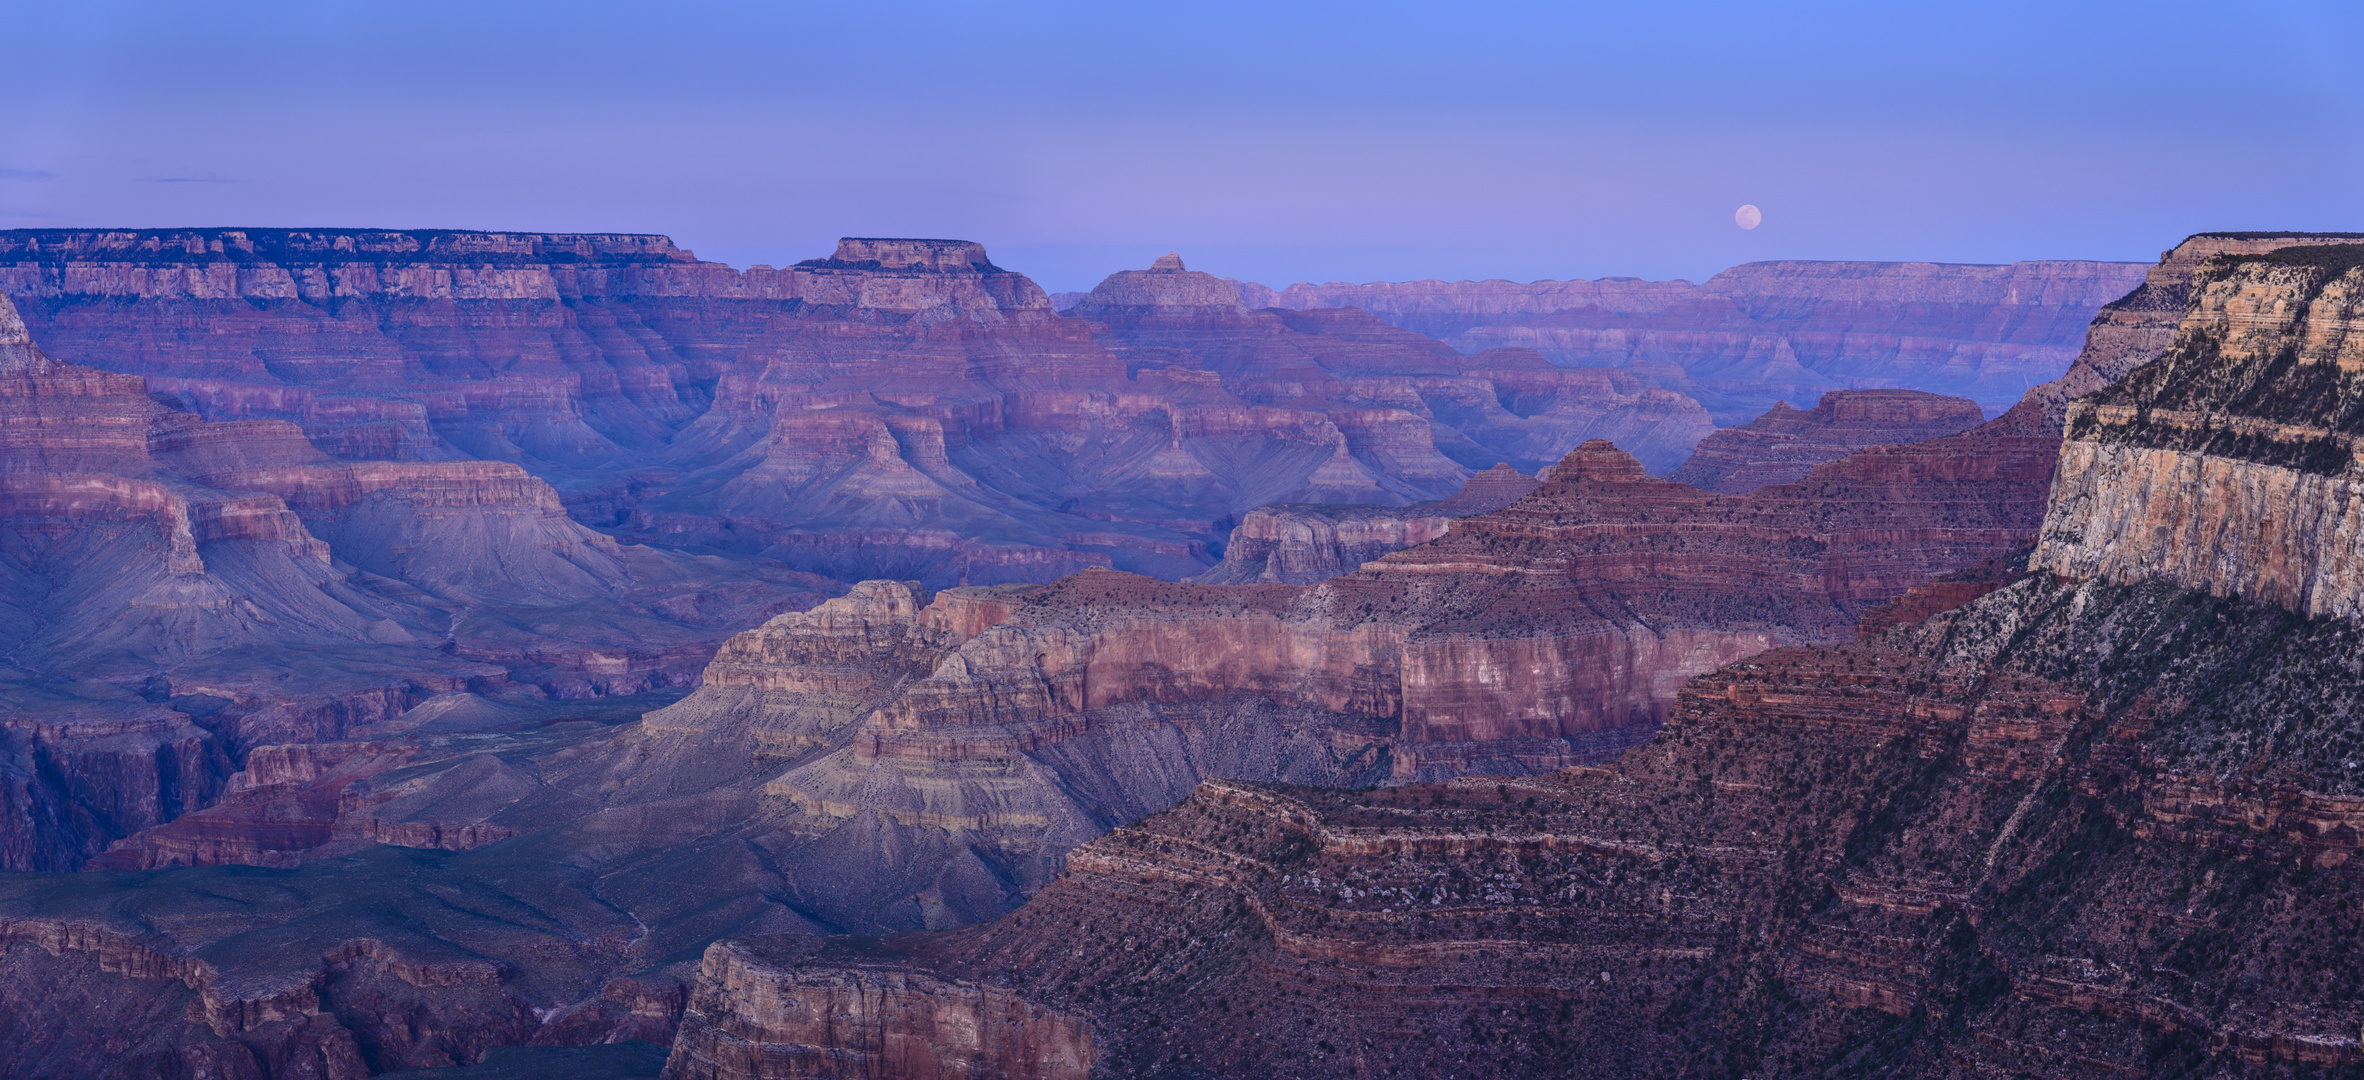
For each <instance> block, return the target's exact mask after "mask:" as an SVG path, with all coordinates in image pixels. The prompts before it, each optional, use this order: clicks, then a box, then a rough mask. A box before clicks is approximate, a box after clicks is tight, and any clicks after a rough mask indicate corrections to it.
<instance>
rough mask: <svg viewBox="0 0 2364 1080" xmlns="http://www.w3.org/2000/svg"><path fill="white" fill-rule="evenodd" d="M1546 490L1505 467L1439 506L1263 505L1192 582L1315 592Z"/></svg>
mask: <svg viewBox="0 0 2364 1080" xmlns="http://www.w3.org/2000/svg"><path fill="white" fill-rule="evenodd" d="M1711 438H1712V436H1711ZM1540 483H1541V481H1538V480H1536V479H1535V478H1534V477H1531V476H1528V475H1527V474H1525V473H1522V472H1520V471H1518V470H1517V469H1514V468H1511V467H1510V465H1509V464H1508V463H1507V462H1505V463H1500V464H1497V465H1495V466H1494V467H1493V468H1491V469H1487V470H1486V471H1484V472H1481V473H1478V474H1477V475H1475V476H1472V477H1470V478H1469V483H1468V484H1467V485H1465V486H1463V487H1462V489H1461V490H1460V491H1458V492H1456V493H1454V494H1453V495H1452V496H1451V497H1449V498H1445V499H1441V500H1438V501H1435V502H1418V503H1413V504H1411V505H1410V506H1344V505H1336V504H1331V505H1321V504H1314V503H1279V504H1276V505H1272V506H1260V507H1257V508H1256V509H1254V510H1250V511H1248V513H1247V515H1246V516H1245V517H1242V518H1241V519H1240V523H1239V524H1238V525H1236V526H1234V527H1233V528H1232V530H1231V539H1230V541H1229V542H1227V543H1225V544H1224V546H1223V561H1222V562H1220V563H1217V564H1216V565H1215V568H1214V569H1212V570H1209V571H1207V572H1206V573H1204V574H1200V575H1199V576H1197V577H1195V578H1192V579H1191V580H1192V581H1194V582H1196V583H1198V584H1201V585H1247V584H1253V583H1256V582H1262V581H1272V582H1280V583H1282V584H1287V585H1311V584H1315V583H1317V582H1322V581H1327V580H1329V579H1331V578H1334V577H1337V576H1339V575H1341V574H1345V573H1348V572H1350V571H1352V570H1354V569H1355V568H1357V567H1359V566H1361V565H1362V564H1364V563H1366V562H1369V561H1371V560H1373V559H1376V558H1378V557H1380V556H1382V555H1385V554H1387V553H1388V552H1391V551H1401V550H1403V549H1404V548H1408V547H1411V546H1413V545H1415V544H1425V543H1427V542H1429V541H1431V540H1434V539H1436V538H1437V537H1440V536H1443V535H1444V534H1445V529H1446V526H1448V525H1450V524H1451V523H1452V521H1453V519H1454V518H1459V517H1468V516H1470V515H1472V514H1484V513H1490V512H1492V511H1495V510H1500V509H1502V508H1503V507H1505V506H1509V505H1510V504H1512V503H1514V502H1517V501H1518V500H1520V499H1521V498H1524V497H1525V496H1526V495H1527V493H1529V492H1531V491H1534V490H1535V488H1536V487H1537V486H1538V485H1539V484H1540Z"/></svg>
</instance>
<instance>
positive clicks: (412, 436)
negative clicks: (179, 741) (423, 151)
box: [0, 229, 1709, 587]
mask: <svg viewBox="0 0 2364 1080" xmlns="http://www.w3.org/2000/svg"><path fill="white" fill-rule="evenodd" d="M1174 261H1175V263H1177V264H1178V263H1179V259H1176V260H1174ZM1202 279H1203V280H1202ZM1177 283H1180V284H1177ZM1210 283H1211V284H1212V286H1213V292H1212V293H1208V290H1206V289H1205V288H1204V286H1206V285H1208V284H1210ZM1192 285H1195V286H1198V287H1199V288H1198V291H1196V292H1193V291H1192V290H1191V288H1189V287H1188V286H1192ZM1177 289H1179V290H1180V291H1177ZM1109 290H1110V291H1109V292H1108V293H1107V295H1105V296H1104V297H1103V298H1102V299H1101V300H1100V301H1095V304H1096V305H1097V306H1096V307H1093V308H1092V309H1091V310H1096V311H1101V312H1102V313H1103V314H1105V315H1108V316H1109V317H1111V318H1116V319H1117V322H1118V323H1122V324H1123V328H1122V329H1120V330H1108V331H1096V330H1095V329H1094V326H1095V325H1097V324H1095V323H1088V322H1086V321H1083V320H1081V319H1071V318H1064V317H1061V316H1059V315H1058V314H1057V313H1056V312H1054V311H1053V310H1052V309H1051V307H1050V303H1049V300H1048V298H1047V297H1045V296H1044V295H1043V293H1042V291H1041V290H1040V289H1039V288H1037V287H1036V286H1035V285H1034V284H1033V283H1032V282H1031V281H1029V280H1027V279H1026V278H1025V277H1024V276H1023V275H1020V274H1016V273H1012V272H1009V271H1006V270H1003V269H1001V268H1000V267H997V266H995V265H993V263H992V262H991V260H990V259H989V258H988V256H987V255H986V253H985V251H984V249H983V248H982V247H980V246H979V245H977V244H974V243H970V242H967V241H956V240H898V239H865V238H847V239H846V240H844V241H842V242H841V243H840V245H839V247H838V250H836V251H835V252H833V253H832V254H831V255H830V256H829V257H827V258H821V259H809V260H806V261H804V262H801V263H798V264H795V265H792V266H788V267H784V268H779V269H774V268H771V267H761V266H759V267H754V268H750V269H748V270H745V271H739V270H734V269H732V268H730V267H727V266H722V265H719V264H714V263H706V262H700V261H698V260H697V259H695V258H694V257H693V256H692V255H690V253H688V252H686V251H682V250H680V249H679V248H676V247H674V246H673V245H672V244H671V242H669V241H667V240H666V239H664V238H663V237H655V236H629V235H558V234H506V233H462V232H429V231H419V232H391V231H389V232H371V231H366V230H262V229H256V230H220V229H214V230H141V231H127V232H105V233H101V232H84V231H66V230H18V231H14V232H7V233H0V291H4V292H5V293H6V294H8V295H10V296H12V297H15V298H16V300H17V302H18V303H19V305H20V306H21V307H22V308H23V310H24V313H25V316H26V318H27V319H28V320H29V321H30V323H31V325H32V329H33V331H34V332H35V333H36V334H37V335H38V336H39V337H40V339H41V340H43V341H44V342H46V343H47V347H48V348H49V349H50V350H51V351H53V352H55V353H56V354H57V355H59V356H61V357H65V358H67V359H69V360H73V361H77V362H80V363H85V364H90V365H93V366H96V367H101V368H105V369H108V370H112V371H117V372H124V373H130V374H136V375H143V376H146V377H147V378H148V380H149V389H150V390H151V391H154V392H156V393H159V394H162V395H165V396H166V397H167V398H169V399H170V400H173V401H175V402H177V403H178V405H179V406H180V407H181V408H185V409H188V410H191V411H193V412H195V413H198V414H200V415H202V416H204V417H206V418H207V419H209V420H215V421H225V420H250V419H273V420H281V421H287V422H290V423H293V424H296V425H299V426H300V427H301V429H302V432H303V434H304V436H305V437H306V438H307V439H308V440H309V441H310V442H311V443H312V444H314V445H315V446H317V447H318V448H319V449H320V450H322V451H324V452H326V453H327V454H328V455H330V456H332V457H334V458H337V459H340V460H364V459H386V458H392V459H403V460H447V459H456V458H473V459H483V460H491V461H501V462H508V463H513V464H514V465H516V466H518V467H520V468H522V469H523V470H524V471H525V472H526V473H528V474H530V475H532V476H534V477H536V478H539V479H540V480H543V481H546V482H547V483H549V484H550V485H551V486H552V487H553V488H554V489H555V490H556V491H557V492H558V496H559V498H560V500H561V502H562V504H563V505H564V506H565V507H566V508H567V510H568V511H569V513H570V514H571V515H572V516H573V517H574V518H575V519H576V520H577V521H579V522H582V523H584V524H588V525H592V526H596V527H598V528H601V529H604V530H607V531H609V533H610V534H611V535H614V536H617V537H618V538H620V539H624V540H627V541H636V542H642V543H651V544H657V545H663V546H675V547H694V548H697V549H701V550H706V551H711V552H716V553H719V554H723V555H726V556H732V557H737V558H741V559H749V558H752V559H761V560H766V561H770V562H774V563H779V564H785V565H787V566H790V567H793V568H798V569H802V570H808V571H811V572H816V573H822V574H827V575H830V576H833V577H836V578H838V579H839V580H844V581H852V580H859V579H862V578H865V577H887V578H896V579H902V578H918V579H921V580H924V581H926V582H928V583H929V584H930V585H931V586H939V587H940V586H944V585H951V584H956V583H960V582H963V581H967V582H969V583H972V584H988V583H993V582H1004V581H1042V580H1049V579H1052V578H1055V577H1058V576H1060V575H1062V574H1066V573H1072V572H1074V571H1076V570H1078V569H1081V568H1083V567H1085V566H1117V567H1121V568H1124V569H1128V570H1134V571H1140V572H1147V573H1152V574H1157V575H1160V576H1165V577H1183V576H1188V575H1191V574H1195V573H1198V572H1200V571H1203V570H1205V569H1206V568H1207V566H1208V565H1209V564H1210V563H1211V562H1212V561H1213V555H1212V554H1211V553H1210V549H1211V548H1212V547H1214V546H1215V545H1217V544H1218V543H1219V542H1220V539H1221V536H1222V532H1223V530H1225V529H1228V528H1229V527H1230V525H1231V524H1233V523H1234V522H1236V521H1237V520H1238V517H1239V515H1240V514H1242V513H1245V512H1246V511H1248V510H1250V509H1253V508H1254V507H1256V506H1260V505H1264V504H1267V503H1272V502H1277V501H1291V500H1294V501H1321V502H1356V503H1373V504H1381V505H1400V504H1403V503H1407V502H1416V501H1420V500H1424V499H1433V498H1437V497H1441V496H1443V495H1446V494H1449V493H1451V492H1452V491H1454V490H1456V489H1457V488H1458V487H1459V486H1460V485H1461V483H1462V481H1463V480H1465V479H1466V478H1467V477H1468V475H1469V473H1470V472H1471V471H1472V470H1474V469H1478V468H1483V467H1484V466H1486V465H1488V464H1491V463H1493V462H1494V461H1497V460H1503V459H1509V460H1512V461H1514V462H1518V463H1521V464H1522V465H1523V467H1526V468H1529V469H1532V468H1536V467H1539V466H1540V465H1541V464H1544V463H1547V462H1549V461H1551V460H1554V459H1556V458H1557V457H1558V456H1559V455H1560V454H1561V453H1564V452H1565V451H1566V450H1567V448H1568V447H1570V446H1572V445H1574V444H1575V443H1576V442H1578V441H1580V440H1582V439H1584V438H1588V437H1601V436H1606V437H1613V438H1618V439H1621V440H1624V441H1625V442H1627V443H1628V444H1629V445H1633V446H1634V447H1636V448H1637V449H1638V450H1641V451H1642V452H1643V453H1645V454H1646V455H1649V456H1651V458H1652V460H1653V461H1654V462H1656V461H1658V460H1659V458H1660V457H1663V458H1664V461H1663V466H1664V467H1671V466H1672V465H1674V464H1675V463H1676V462H1678V461H1680V460H1681V457H1682V456H1683V455H1684V454H1686V453H1688V451H1689V447H1690V444H1691V443H1692V442H1694V441H1696V439H1697V437H1698V436H1700V435H1703V434H1705V432H1706V431H1707V430H1708V427H1709V425H1708V422H1707V420H1706V417H1705V414H1704V413H1702V412H1700V411H1699V410H1698V408H1697V406H1696V404H1695V403H1693V402H1691V401H1690V400H1689V399H1688V398H1686V397H1684V396H1682V395H1681V394H1679V393H1674V392H1669V391H1663V390H1657V389H1652V388H1650V387H1647V386H1644V385H1642V384H1641V383H1639V382H1636V381H1635V380H1633V379H1631V378H1630V377H1626V376H1623V375H1615V374H1612V373H1608V372H1592V373H1561V372H1558V371H1556V370H1555V369H1553V368H1551V367H1550V366H1549V365H1547V364H1545V363H1543V362H1541V361H1540V360H1539V359H1537V358H1536V357H1534V356H1532V355H1523V354H1522V355H1501V356H1493V357H1489V358H1485V359H1484V360H1483V362H1478V361H1473V360H1472V359H1470V358H1467V357H1463V356H1461V355H1460V354H1458V353H1456V352H1454V351H1453V350H1451V349H1449V348H1445V347H1443V346H1441V345H1438V344H1437V343H1435V342H1430V341H1426V340H1425V339H1422V338H1420V337H1419V336H1418V335H1415V334H1410V333H1407V332H1404V331H1400V330H1396V329H1393V328H1390V327H1386V326H1384V325H1381V324H1379V323H1377V322H1376V321H1374V320H1370V319H1367V318H1361V317H1349V318H1343V319H1341V318H1340V317H1338V314H1337V313H1328V314H1322V315H1315V316H1309V317H1306V318H1300V319H1293V320H1292V319H1283V318H1282V317H1280V316H1276V315H1272V314H1266V313H1249V312H1246V311H1244V310H1240V309H1238V304H1237V300H1236V294H1235V293H1232V292H1231V291H1230V290H1229V289H1228V288H1227V287H1226V286H1224V285H1223V284H1222V283H1221V282H1220V281H1216V280H1215V279H1213V278H1208V277H1207V276H1206V275H1194V274H1191V273H1189V272H1188V271H1185V270H1182V269H1181V268H1180V267H1179V265H1175V266H1172V267H1169V268H1163V269H1158V270H1152V271H1139V272H1128V275H1120V276H1119V277H1118V278H1117V279H1114V281H1113V283H1112V284H1111V285H1110V286H1109ZM1202 293H1207V295H1201V294H1202ZM1209 296H1212V300H1211V301H1210V300H1209ZM1119 311H1123V312H1130V313H1131V314H1130V315H1126V316H1124V317H1122V318H1117V315H1116V314H1115V313H1117V312H1119ZM1112 335H1113V336H1112ZM1127 335H1134V336H1139V337H1140V340H1139V341H1138V342H1134V341H1131V340H1130V339H1128V338H1127ZM1142 335H1146V336H1142ZM1152 339H1154V340H1152ZM1111 349H1114V350H1116V352H1112V351H1111ZM1118 353H1122V354H1123V355H1121V356H1119V355H1117V354H1118ZM1495 369H1501V370H1500V371H1496V370H1495Z"/></svg>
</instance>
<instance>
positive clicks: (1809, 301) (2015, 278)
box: [1052, 260, 2148, 426]
mask: <svg viewBox="0 0 2364 1080" xmlns="http://www.w3.org/2000/svg"><path fill="white" fill-rule="evenodd" d="M2147 268H2148V264H2144V263H2119V262H2091V261H2078V260H2044V261H2030V262H2018V263H2011V264H2008V265H1997V266H1980V265H1966V264H1956V263H1916V262H1807V261H1780V262H1755V263H1747V264H1744V265H1741V266H1736V267H1733V268H1731V269H1729V270H1726V271H1724V272H1723V273H1720V274H1717V275H1716V276H1714V277H1712V278H1709V279H1708V280H1707V281H1706V282H1705V283H1703V284H1698V285H1694V284H1692V283H1690V282H1687V281H1679V280H1678V281H1643V280H1640V279H1638V278H1618V277H1612V278H1602V279H1600V280H1597V281H1535V282H1525V283H1520V282H1511V281H1500V280H1491V281H1451V282H1448V281H1406V282H1372V283H1369V284H1363V285H1354V284H1348V283H1346V282H1336V281H1333V282H1328V283H1325V284H1320V285H1314V284H1309V283H1305V282H1299V283H1297V284H1295V285H1291V286H1289V287H1288V288H1286V289H1281V290H1277V291H1276V290H1273V289H1271V288H1268V287H1266V286H1263V285H1259V284H1256V283H1254V282H1234V283H1233V284H1234V285H1235V286H1236V287H1237V288H1238V289H1239V291H1240V296H1241V298H1242V299H1243V300H1244V301H1245V302H1246V303H1247V304H1248V306H1250V307H1282V308H1296V309H1301V310H1302V309H1309V308H1325V307H1359V308H1361V309H1363V310H1364V311H1367V312H1370V313H1371V314H1372V315H1375V316H1377V317H1379V318H1380V319H1382V320H1385V321H1386V322H1388V323H1391V324H1393V325H1396V326H1400V327H1403V328H1405V329H1407V330H1413V331H1417V332H1419V333H1422V334H1426V335H1428V336H1429V337H1433V338H1437V339H1439V340H1442V341H1445V342H1448V343H1450V344H1451V345H1452V346H1453V347H1454V348H1457V349H1460V350H1462V351H1463V352H1477V351H1479V350H1482V349H1489V348H1498V347H1502V346H1523V347H1526V348H1531V349H1534V350H1536V351H1538V352H1540V353H1542V354H1543V355H1544V356H1545V357H1546V358H1548V359H1550V360H1551V361H1552V362H1553V363H1557V364H1570V365H1578V366H1607V367H1627V368H1630V369H1632V370H1633V371H1634V372H1635V373H1636V374H1637V375H1642V376H1644V377H1646V378H1651V379H1654V380H1656V381H1657V383H1658V385H1661V386H1664V387H1666V388H1668V389H1675V390H1681V391H1683V392H1685V393H1688V394H1690V395H1691V396H1693V397H1696V398H1698V399H1699V400H1700V401H1701V403H1703V404H1705V405H1706V406H1707V407H1708V411H1709V412H1710V413H1711V414H1712V415H1713V416H1714V417H1715V420H1716V423H1717V424H1718V425H1721V426H1729V425H1732V424H1739V423H1745V422H1747V421H1748V420H1750V419H1751V418H1753V417H1755V416H1756V415H1757V414H1759V413H1762V412H1764V411H1765V410H1766V409H1767V408H1770V407H1771V406H1772V404H1773V402H1775V401H1777V400H1785V401H1788V402H1790V403H1791V404H1793V405H1798V406H1804V405H1805V404H1806V403H1808V402H1812V401H1815V400H1817V399H1819V398H1820V397H1821V396H1822V394H1823V393H1824V392H1826V391H1829V390H1839V389H1851V388H1894V389H1907V390H1926V391H1929V392H1932V393H1940V394H1952V395H1955V396H1959V397H1967V398H1970V399H1972V400H1974V401H1977V402H1978V403H1979V405H1980V406H1981V407H1983V408H1984V409H1985V410H1986V411H1987V413H1988V414H1989V415H1993V414H1995V413H1998V412H2000V411H2002V410H2003V409H2006V408H2009V407H2010V406H2011V405H2012V404H2013V403H2014V402H2016V401H2018V400H2019V396H2020V394H2022V393H2024V392H2026V390H2027V388H2028V387H2030V386H2033V385H2035V384H2037V383H2042V382H2046V381H2049V380H2051V379H2054V378H2058V377H2059V376H2060V374H2061V372H2063V371H2065V370H2066V369H2067V368H2068V365H2069V361H2071V360H2073V359H2075V358H2076V355H2077V349H2078V347H2079V346H2080V345H2082V344H2083V342H2084V335H2085V325H2086V323H2088V322H2090V321H2092V319H2093V316H2094V313H2095V312H2096V311H2098V310H2099V309H2100V308H2101V305H2103V304H2106V303H2108V302H2110V301H2111V300H2115V299H2117V298H2118V297H2120V296H2122V295H2124V294H2125V293H2126V292H2127V291H2129V290H2131V289H2133V288H2134V287H2135V286H2137V285H2139V284H2141V283H2142V275H2143V272H2144V270H2146V269H2147ZM1080 295H1081V294H1069V293H1060V294H1057V295H1054V296H1053V297H1052V302H1053V303H1054V304H1057V305H1059V306H1061V307H1064V306H1066V305H1067V304H1068V303H1071V302H1072V300H1071V298H1072V297H1076V296H1080ZM1661 365H1664V366H1661Z"/></svg>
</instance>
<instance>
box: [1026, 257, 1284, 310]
mask: <svg viewBox="0 0 2364 1080" xmlns="http://www.w3.org/2000/svg"><path fill="white" fill-rule="evenodd" d="M1161 308H1180V309H1189V310H1190V311H1192V312H1195V313H1204V312H1238V313H1243V314H1244V313H1245V312H1246V311H1247V305H1245V304H1242V303H1240V299H1239V291H1238V290H1236V289H1234V288H1232V287H1231V283H1230V282H1227V281H1225V280H1223V279H1222V278H1219V277H1216V276H1215V275H1213V274H1205V273H1200V272H1198V271H1196V270H1186V269H1184V268H1183V266H1182V256H1180V255H1176V254H1174V253H1173V252H1167V253H1166V254H1164V255H1160V256H1158V259H1157V261H1156V262H1154V263H1151V264H1150V266H1149V269H1147V270H1119V271H1117V272H1116V273H1113V274H1110V275H1108V277H1107V278H1106V279H1104V280H1102V281H1101V282H1100V284H1099V285H1098V286H1096V287H1094V288H1093V289H1092V291H1091V292H1089V293H1087V294H1085V295H1084V298H1083V299H1082V300H1080V301H1077V302H1076V304H1075V306H1074V307H1072V308H1070V309H1068V310H1069V313H1070V314H1073V315H1076V316H1079V317H1082V318H1087V319H1089V318H1105V317H1108V316H1110V315H1124V314H1134V315H1139V314H1146V313H1147V312H1145V311H1142V310H1141V309H1161Z"/></svg>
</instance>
